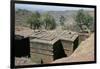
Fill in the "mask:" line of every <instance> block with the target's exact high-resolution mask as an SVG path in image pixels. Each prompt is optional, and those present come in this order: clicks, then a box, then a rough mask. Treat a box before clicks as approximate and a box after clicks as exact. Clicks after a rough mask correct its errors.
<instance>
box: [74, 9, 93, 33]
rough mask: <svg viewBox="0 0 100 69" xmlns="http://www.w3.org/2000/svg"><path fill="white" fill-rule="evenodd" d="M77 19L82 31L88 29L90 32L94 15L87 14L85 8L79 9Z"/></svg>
mask: <svg viewBox="0 0 100 69" xmlns="http://www.w3.org/2000/svg"><path fill="white" fill-rule="evenodd" d="M75 21H76V23H77V25H78V26H79V28H80V30H81V32H83V31H87V32H90V26H91V25H92V23H93V17H92V16H90V15H89V14H85V12H84V10H82V9H81V10H79V11H78V12H77V15H76V17H75Z"/></svg>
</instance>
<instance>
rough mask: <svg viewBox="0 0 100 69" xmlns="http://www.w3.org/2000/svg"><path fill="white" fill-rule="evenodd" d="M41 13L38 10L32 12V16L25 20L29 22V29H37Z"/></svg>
mask: <svg viewBox="0 0 100 69" xmlns="http://www.w3.org/2000/svg"><path fill="white" fill-rule="evenodd" d="M40 18H41V15H40V13H39V12H35V13H33V14H32V16H31V17H30V18H29V19H28V20H27V23H29V24H30V28H31V29H34V30H35V29H39V28H40V27H41V21H40Z"/></svg>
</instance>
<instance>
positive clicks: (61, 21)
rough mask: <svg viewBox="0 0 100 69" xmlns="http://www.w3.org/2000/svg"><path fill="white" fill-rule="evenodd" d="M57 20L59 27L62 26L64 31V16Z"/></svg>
mask: <svg viewBox="0 0 100 69" xmlns="http://www.w3.org/2000/svg"><path fill="white" fill-rule="evenodd" d="M59 19H60V20H59V22H60V25H61V26H62V29H65V24H64V22H65V17H64V16H60V18H59Z"/></svg>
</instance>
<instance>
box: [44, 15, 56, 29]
mask: <svg viewBox="0 0 100 69" xmlns="http://www.w3.org/2000/svg"><path fill="white" fill-rule="evenodd" d="M43 25H44V27H45V29H47V30H52V29H55V28H56V22H55V19H54V18H53V17H52V16H51V15H49V14H44V17H43Z"/></svg>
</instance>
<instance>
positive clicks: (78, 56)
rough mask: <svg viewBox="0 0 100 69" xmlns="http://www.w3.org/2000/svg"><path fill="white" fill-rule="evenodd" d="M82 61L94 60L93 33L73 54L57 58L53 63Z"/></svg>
mask: <svg viewBox="0 0 100 69" xmlns="http://www.w3.org/2000/svg"><path fill="white" fill-rule="evenodd" d="M80 61H94V34H91V36H90V37H89V38H87V39H86V40H85V41H83V42H81V43H80V45H79V47H78V48H77V49H76V50H75V51H74V53H73V54H72V55H71V56H69V57H66V58H61V59H58V60H55V61H54V62H52V63H68V62H80Z"/></svg>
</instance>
